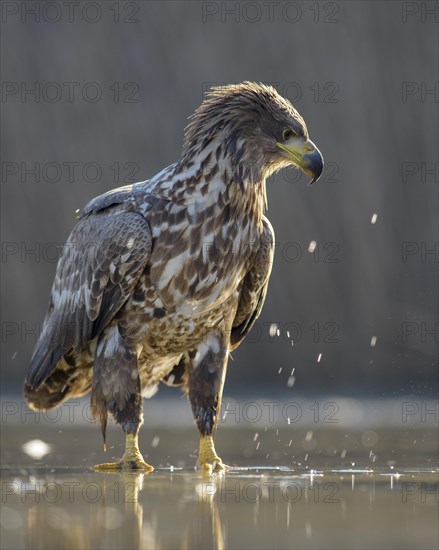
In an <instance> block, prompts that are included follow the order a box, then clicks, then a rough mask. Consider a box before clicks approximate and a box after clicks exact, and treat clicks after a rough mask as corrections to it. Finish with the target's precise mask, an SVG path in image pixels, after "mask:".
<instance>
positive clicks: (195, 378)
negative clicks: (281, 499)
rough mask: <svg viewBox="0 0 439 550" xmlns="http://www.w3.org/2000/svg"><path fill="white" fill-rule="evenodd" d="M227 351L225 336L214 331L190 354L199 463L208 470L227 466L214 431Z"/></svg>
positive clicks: (192, 397) (192, 403)
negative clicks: (218, 448) (220, 453)
mask: <svg viewBox="0 0 439 550" xmlns="http://www.w3.org/2000/svg"><path fill="white" fill-rule="evenodd" d="M227 352H228V346H227V343H226V340H225V337H224V336H223V335H222V334H210V335H209V336H207V337H206V338H205V340H204V341H203V342H202V343H201V344H200V345H199V346H198V348H197V349H196V350H195V351H193V352H191V354H190V361H189V365H190V366H189V369H188V380H187V389H188V394H189V401H190V403H191V406H192V412H193V414H194V417H195V421H196V423H197V426H198V430H199V432H200V436H201V437H200V450H199V453H198V463H197V465H198V466H199V467H201V468H203V469H204V470H205V471H212V470H224V468H225V465H224V464H223V462H222V460H221V458H220V457H219V456H218V455H217V453H216V450H215V445H214V433H215V430H216V427H217V424H218V418H219V414H220V409H221V398H222V393H223V386H224V379H225V376H226V366H227Z"/></svg>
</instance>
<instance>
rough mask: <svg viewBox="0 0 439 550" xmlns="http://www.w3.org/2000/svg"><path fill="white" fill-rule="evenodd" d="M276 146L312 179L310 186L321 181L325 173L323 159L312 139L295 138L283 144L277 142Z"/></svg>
mask: <svg viewBox="0 0 439 550" xmlns="http://www.w3.org/2000/svg"><path fill="white" fill-rule="evenodd" d="M276 144H277V146H278V147H279V149H281V151H282V154H283V155H284V156H285V157H286V158H287V159H288V160H289V161H290V162H291V163H292V164H295V165H296V166H298V167H299V168H300V169H301V170H302V172H304V173H305V174H306V175H307V176H309V177H310V178H312V181H310V185H311V184H312V183H314V182H316V181H317V180H318V179H319V177H320V176H321V174H322V171H323V157H322V154H321V153H320V151H319V150H318V149H317V147H316V146H315V145H314V143H313V142H312V141H311V140H310V139H306V138H304V137H301V136H295V137H292V138H290V139H289V140H288V141H284V142H283V143H282V142H280V141H277V142H276Z"/></svg>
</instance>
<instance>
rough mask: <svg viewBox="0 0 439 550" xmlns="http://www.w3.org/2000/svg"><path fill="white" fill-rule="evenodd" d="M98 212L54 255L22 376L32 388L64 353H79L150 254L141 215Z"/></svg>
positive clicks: (108, 318)
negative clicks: (45, 303)
mask: <svg viewBox="0 0 439 550" xmlns="http://www.w3.org/2000/svg"><path fill="white" fill-rule="evenodd" d="M105 206H107V205H105ZM99 210H100V209H98V208H97V209H96V210H94V212H96V213H90V214H86V215H85V216H84V217H83V218H82V219H80V220H79V222H78V223H77V225H76V226H75V228H74V229H73V231H72V233H71V235H70V237H69V239H68V241H67V242H66V244H65V246H64V250H63V252H62V255H61V257H60V259H59V262H58V265H57V269H56V275H55V280H54V283H53V286H52V291H51V296H50V303H49V311H48V313H47V316H46V318H45V321H44V325H43V330H42V333H41V336H40V339H39V341H38V343H37V346H36V348H35V352H34V355H33V357H32V361H31V365H30V367H29V371H28V374H27V378H26V382H27V383H28V384H29V386H30V387H31V388H32V389H36V388H37V387H38V386H40V384H42V382H44V380H45V379H46V378H47V377H48V376H49V375H50V373H51V372H52V371H53V369H54V368H55V367H56V364H57V362H58V361H59V360H60V359H61V357H62V356H63V355H64V354H65V353H66V352H67V351H69V350H71V349H74V350H76V351H78V352H79V351H80V350H81V349H83V348H84V347H85V345H86V344H87V342H89V341H90V340H92V339H93V338H95V337H96V336H98V335H99V334H100V333H101V332H102V331H103V329H104V328H105V327H106V326H107V325H108V323H109V322H110V321H111V319H112V318H113V317H114V315H115V314H116V313H117V312H118V310H119V309H120V308H121V307H122V305H123V304H124V303H125V301H126V300H127V299H128V297H129V296H130V294H131V293H132V292H133V290H134V287H135V286H136V284H137V282H138V280H139V278H140V275H141V274H142V272H143V270H144V268H145V265H146V263H147V261H148V259H149V257H150V253H151V247H152V237H151V230H150V227H149V225H148V222H147V221H146V220H145V218H144V217H143V216H142V215H140V214H138V213H136V212H125V211H117V210H114V209H111V208H110V209H108V208H104V209H103V210H100V211H99Z"/></svg>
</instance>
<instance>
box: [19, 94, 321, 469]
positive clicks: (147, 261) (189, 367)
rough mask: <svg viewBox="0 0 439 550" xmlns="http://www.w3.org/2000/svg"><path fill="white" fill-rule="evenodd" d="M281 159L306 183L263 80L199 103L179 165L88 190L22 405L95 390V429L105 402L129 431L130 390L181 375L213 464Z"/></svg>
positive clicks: (308, 153)
mask: <svg viewBox="0 0 439 550" xmlns="http://www.w3.org/2000/svg"><path fill="white" fill-rule="evenodd" d="M289 164H295V165H297V166H299V167H300V168H302V169H303V170H304V171H305V172H306V173H307V174H310V175H312V176H313V177H314V180H315V179H317V178H318V176H319V175H320V173H321V171H322V166H323V163H322V158H321V155H320V153H319V152H318V150H317V149H316V148H315V146H314V145H313V144H312V142H310V141H309V139H308V133H307V129H306V126H305V123H304V121H303V119H302V118H301V117H300V115H299V114H298V113H297V111H295V109H294V108H293V107H292V106H291V104H290V103H289V102H288V101H286V100H285V99H283V98H282V97H280V96H279V95H278V94H277V92H276V91H275V90H274V89H273V88H270V87H267V86H263V85H259V84H252V83H243V84H240V85H237V86H227V87H224V88H216V89H214V90H213V92H212V93H211V94H210V95H209V97H208V98H207V99H206V101H204V102H203V104H202V105H201V106H200V107H199V109H198V110H197V111H196V112H195V114H194V115H193V116H192V117H191V119H190V123H189V126H188V128H187V131H186V136H185V141H184V145H183V152H182V155H181V158H180V160H179V161H178V162H177V163H175V164H173V165H171V166H169V167H168V168H165V169H164V170H163V171H162V172H160V173H159V174H157V175H156V176H155V177H154V178H152V179H151V180H149V181H146V182H141V183H137V184H134V185H129V186H126V187H122V188H119V189H115V190H112V191H109V192H108V193H105V194H104V195H101V196H99V197H97V198H95V199H93V200H92V201H91V202H90V203H89V204H88V205H87V206H86V207H85V208H84V210H83V211H82V213H81V215H80V219H79V221H78V223H77V225H76V227H75V228H74V229H73V231H72V233H71V235H70V237H69V239H68V241H67V243H66V246H65V248H64V251H63V254H62V256H61V258H60V260H59V263H58V266H57V270H56V275H55V280H54V283H53V288H52V292H51V297H50V304H49V311H48V313H47V316H46V319H45V322H44V330H43V333H42V336H41V338H40V340H39V342H38V344H37V346H36V349H35V352H34V355H33V358H32V362H31V366H30V369H29V372H28V375H27V378H26V382H25V394H26V397H27V399H28V401H29V404H30V406H32V407H34V408H36V409H46V408H51V407H53V406H56V405H57V404H59V403H61V402H62V401H64V400H65V399H68V398H71V397H76V396H80V395H83V394H85V393H87V392H88V391H90V390H92V405H93V410H94V412H95V414H96V416H98V417H99V419H100V422H101V425H102V430H103V433H104V437H105V428H106V423H107V415H108V412H110V413H111V414H112V416H113V417H114V419H115V420H116V422H118V423H119V424H121V425H122V427H123V429H124V431H125V432H126V433H127V434H129V435H130V434H131V436H133V437H136V436H137V432H138V430H139V427H140V425H141V424H142V421H143V415H142V399H141V395H143V396H150V395H152V394H153V393H154V391H155V390H156V388H157V385H158V383H159V382H161V381H162V382H165V383H167V384H171V385H178V384H184V385H185V389H186V390H187V392H188V395H189V400H190V402H191V405H192V409H193V412H194V416H195V419H196V422H197V425H198V428H199V430H200V433H201V435H202V437H204V438H210V439H209V442H208V443H206V445H204V446H203V445H202V446H201V447H200V459H202V460H204V462H209V461H219V459H218V457H217V455H216V453H215V451H214V448H213V442H212V441H211V435H212V431H213V430H214V427H215V425H216V422H217V413H218V409H219V406H220V402H221V394H222V388H223V384H224V377H225V370H226V364H227V358H228V352H229V350H231V349H234V348H235V347H237V346H238V345H239V344H240V343H241V342H242V340H243V339H244V338H245V336H246V334H247V333H248V331H249V330H250V329H251V327H252V325H253V323H254V322H255V320H256V318H257V317H258V315H259V314H260V311H261V308H262V305H263V302H264V299H265V295H266V291H267V285H268V279H269V276H270V271H271V265H272V259H273V249H274V235H273V230H272V227H271V225H270V223H269V222H268V220H267V219H266V218H265V216H264V215H263V213H264V209H265V206H266V189H265V180H266V178H267V177H268V176H269V175H270V174H271V173H273V172H274V171H276V170H278V169H280V168H282V167H284V166H287V165H289ZM127 441H128V440H127ZM202 441H203V440H202ZM128 447H129V449H128ZM132 449H134V451H135V453H134V455H133V454H132V453H131V454H130V453H128V454H129V458H130V462H129V463H130V464H131V467H135V464H136V463H137V464H144V463H143V462H141V461H140V459H139V456H140V453H139V454H136V452H137V451H136V447H135V444H134V443H133V441H132V440H131V439H130V443H129V445H128V443H127V452H128V450H130V452H131V451H132ZM212 449H213V450H212ZM134 451H133V452H134ZM127 452H126V454H127ZM133 456H134V458H133ZM140 458H141V456H140ZM127 461H128V459H126V461H125V462H126V463H128V462H127ZM139 461H140V462H139ZM140 467H141V466H140Z"/></svg>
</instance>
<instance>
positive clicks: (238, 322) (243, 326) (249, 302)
mask: <svg viewBox="0 0 439 550" xmlns="http://www.w3.org/2000/svg"><path fill="white" fill-rule="evenodd" d="M262 222H263V227H264V229H263V232H262V237H261V244H260V247H259V249H258V251H257V254H256V258H255V260H254V262H253V264H252V266H251V269H250V270H249V272H248V273H247V275H246V276H245V277H244V282H243V285H242V288H241V294H240V297H239V303H238V308H237V310H236V314H235V319H234V321H233V325H232V332H231V335H230V349H231V350H234V349H235V348H237V347H238V346H239V344H240V343H241V342H242V341H243V340H244V338H245V337H246V336H247V334H248V333H249V332H250V329H251V328H252V326H253V324H254V322H255V321H256V319H257V318H258V317H259V315H260V313H261V310H262V306H263V305H264V301H265V296H266V294H267V288H268V280H269V278H270V273H271V268H272V265H273V253H274V231H273V228H272V226H271V224H270V222H269V221H268V219H267V218H266V217H265V216H263V218H262Z"/></svg>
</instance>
